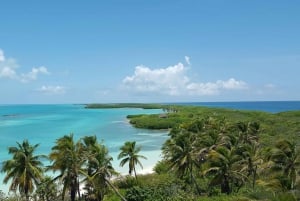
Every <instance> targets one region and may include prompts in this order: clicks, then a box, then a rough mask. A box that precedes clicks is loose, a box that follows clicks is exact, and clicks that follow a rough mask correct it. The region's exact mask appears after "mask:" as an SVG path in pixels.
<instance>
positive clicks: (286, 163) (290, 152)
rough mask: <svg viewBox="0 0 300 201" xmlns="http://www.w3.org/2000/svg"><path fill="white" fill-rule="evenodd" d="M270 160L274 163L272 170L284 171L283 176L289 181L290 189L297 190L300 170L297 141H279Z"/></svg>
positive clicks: (299, 152)
mask: <svg viewBox="0 0 300 201" xmlns="http://www.w3.org/2000/svg"><path fill="white" fill-rule="evenodd" d="M270 159H271V161H272V162H273V167H272V169H273V170H279V171H282V174H283V176H284V177H285V178H287V179H288V181H289V184H290V185H289V186H288V188H289V189H291V190H293V189H295V184H296V179H297V173H298V172H299V170H300V149H297V144H296V141H292V142H291V141H288V140H279V141H277V143H276V144H275V149H273V150H272V152H271V157H270Z"/></svg>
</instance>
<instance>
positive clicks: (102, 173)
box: [82, 136, 125, 201]
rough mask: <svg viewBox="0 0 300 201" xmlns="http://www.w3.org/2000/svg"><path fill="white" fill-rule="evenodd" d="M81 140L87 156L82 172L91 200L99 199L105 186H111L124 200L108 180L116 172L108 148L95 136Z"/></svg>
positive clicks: (97, 200) (96, 200)
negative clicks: (85, 165)
mask: <svg viewBox="0 0 300 201" xmlns="http://www.w3.org/2000/svg"><path fill="white" fill-rule="evenodd" d="M82 142H83V147H84V149H85V155H86V158H87V167H86V170H85V171H83V174H84V175H85V176H86V190H87V193H88V196H89V197H91V200H95V201H101V200H103V198H104V194H105V193H106V191H107V187H108V186H111V187H112V188H113V190H114V191H115V192H116V193H117V194H118V196H120V197H121V199H122V200H125V199H124V197H123V196H122V195H121V194H120V193H119V192H118V191H117V190H116V188H114V186H113V185H112V184H111V183H110V181H109V179H110V178H111V176H112V175H113V174H116V172H115V170H114V168H113V167H112V164H111V161H112V160H113V159H112V157H111V156H109V154H108V149H107V148H106V147H105V146H104V145H103V144H100V143H98V141H97V137H96V136H86V137H84V138H83V139H82Z"/></svg>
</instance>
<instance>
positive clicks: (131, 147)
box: [118, 141, 147, 180]
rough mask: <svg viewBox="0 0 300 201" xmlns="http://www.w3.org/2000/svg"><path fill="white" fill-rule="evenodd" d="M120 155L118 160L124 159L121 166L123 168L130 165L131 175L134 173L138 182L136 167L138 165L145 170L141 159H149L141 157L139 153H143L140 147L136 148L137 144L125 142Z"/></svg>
mask: <svg viewBox="0 0 300 201" xmlns="http://www.w3.org/2000/svg"><path fill="white" fill-rule="evenodd" d="M120 151H121V152H120V154H119V155H118V159H119V160H120V159H122V160H121V162H120V166H121V167H123V166H124V165H125V164H126V163H128V165H129V174H130V175H131V174H132V172H134V176H135V179H136V180H137V176H136V169H135V166H136V165H137V164H139V165H140V167H141V168H143V165H142V163H141V162H140V160H139V159H140V158H143V159H147V158H146V157H145V156H143V155H139V154H138V153H139V152H140V151H141V147H140V146H138V147H137V146H136V142H135V141H132V142H129V141H127V142H125V143H124V145H123V146H122V147H121V148H120Z"/></svg>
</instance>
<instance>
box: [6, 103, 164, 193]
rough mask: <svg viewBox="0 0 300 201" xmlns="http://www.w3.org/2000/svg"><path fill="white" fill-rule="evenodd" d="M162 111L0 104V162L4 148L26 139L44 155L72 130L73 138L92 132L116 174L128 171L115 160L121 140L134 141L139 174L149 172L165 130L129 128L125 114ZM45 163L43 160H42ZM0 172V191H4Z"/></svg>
mask: <svg viewBox="0 0 300 201" xmlns="http://www.w3.org/2000/svg"><path fill="white" fill-rule="evenodd" d="M155 113H162V110H160V109H151V110H144V109H130V108H121V109H85V108H84V105H0V161H1V162H2V161H4V160H7V159H10V158H11V156H10V155H8V149H7V148H8V147H9V146H16V142H22V141H23V140H24V139H27V140H28V141H29V142H30V144H39V147H38V148H37V153H38V154H46V155H48V154H49V153H50V152H51V148H52V147H53V146H54V145H55V141H56V140H57V139H58V138H60V137H62V136H64V135H69V134H70V133H73V135H74V138H75V139H76V140H78V139H80V138H81V137H83V136H86V135H96V136H97V138H98V140H99V141H102V143H103V144H104V145H105V146H106V147H108V149H109V153H110V155H111V156H112V157H113V167H114V168H115V169H116V170H117V171H118V172H120V173H122V174H126V173H127V172H128V168H127V166H124V167H123V168H121V167H120V166H119V163H120V161H118V160H117V155H118V154H119V149H120V147H121V146H122V145H123V144H124V142H125V141H133V140H134V141H136V142H137V145H138V146H139V145H140V146H142V151H141V154H142V155H144V156H146V157H147V160H143V159H142V160H141V162H142V164H143V166H144V169H143V170H142V169H140V168H138V169H137V171H138V172H139V173H147V172H151V171H152V168H153V166H154V164H155V163H156V162H157V161H158V160H160V158H161V155H160V154H161V150H160V149H161V145H162V144H163V143H164V142H165V140H166V139H167V137H168V132H167V131H155V130H146V129H137V128H134V127H132V126H131V125H130V124H129V122H128V120H127V118H126V116H127V115H129V114H155ZM45 162H46V163H47V161H45ZM3 176H4V175H3V174H0V190H2V191H4V192H6V191H7V189H8V185H3V184H2V181H3Z"/></svg>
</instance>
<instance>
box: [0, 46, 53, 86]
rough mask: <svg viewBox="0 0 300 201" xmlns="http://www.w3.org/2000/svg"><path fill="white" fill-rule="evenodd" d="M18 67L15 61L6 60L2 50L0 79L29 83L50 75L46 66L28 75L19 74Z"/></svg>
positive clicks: (0, 54) (32, 70)
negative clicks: (40, 76)
mask: <svg viewBox="0 0 300 201" xmlns="http://www.w3.org/2000/svg"><path fill="white" fill-rule="evenodd" d="M18 67H19V66H18V64H17V62H16V61H15V59H12V58H8V59H6V58H5V56H4V52H3V50H1V49H0V78H8V79H14V80H18V81H20V82H29V81H33V80H36V79H37V78H38V75H40V74H49V72H48V70H47V68H46V67H44V66H41V67H38V68H32V69H31V71H30V72H28V73H19V72H18Z"/></svg>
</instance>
